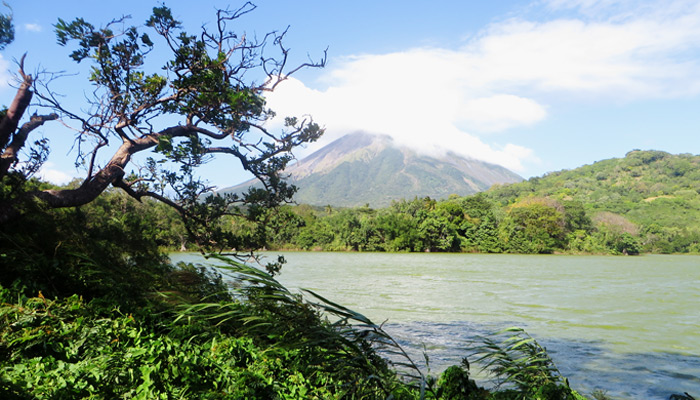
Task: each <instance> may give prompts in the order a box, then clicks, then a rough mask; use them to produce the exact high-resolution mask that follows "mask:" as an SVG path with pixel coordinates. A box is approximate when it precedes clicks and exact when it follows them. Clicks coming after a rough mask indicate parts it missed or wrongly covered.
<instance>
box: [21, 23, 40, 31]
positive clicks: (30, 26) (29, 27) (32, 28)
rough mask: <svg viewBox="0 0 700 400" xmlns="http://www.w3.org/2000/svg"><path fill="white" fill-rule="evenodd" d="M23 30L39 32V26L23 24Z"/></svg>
mask: <svg viewBox="0 0 700 400" xmlns="http://www.w3.org/2000/svg"><path fill="white" fill-rule="evenodd" d="M24 30H25V31H28V32H41V30H42V29H41V25H39V24H24Z"/></svg>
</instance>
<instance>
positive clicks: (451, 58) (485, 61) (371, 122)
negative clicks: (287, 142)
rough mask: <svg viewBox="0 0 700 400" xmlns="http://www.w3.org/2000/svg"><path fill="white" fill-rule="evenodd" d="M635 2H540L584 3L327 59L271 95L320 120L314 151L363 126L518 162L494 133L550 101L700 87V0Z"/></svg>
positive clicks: (556, 3)
mask: <svg viewBox="0 0 700 400" xmlns="http://www.w3.org/2000/svg"><path fill="white" fill-rule="evenodd" d="M637 3H639V2H638V1H631V0H549V1H546V2H545V7H549V8H552V7H557V8H558V9H567V10H568V11H571V10H574V11H576V10H581V9H584V8H585V10H586V11H587V13H586V14H585V15H584V14H581V13H576V12H574V13H573V14H572V13H569V14H567V15H566V16H560V17H556V18H555V19H551V20H547V21H539V20H535V19H533V18H530V19H527V18H525V17H516V18H511V19H507V20H504V21H501V22H498V23H494V24H491V25H489V26H488V27H486V28H485V29H484V30H483V31H481V32H479V33H478V34H477V35H474V36H472V39H470V40H469V41H468V42H467V43H465V45H464V46H463V47H461V48H456V49H446V48H414V49H408V50H405V51H397V52H393V53H388V54H376V55H372V54H370V55H356V56H348V57H344V58H341V59H337V60H333V62H332V63H331V64H330V65H331V67H330V69H328V70H326V71H324V72H323V74H322V75H321V77H320V79H319V80H318V82H316V83H315V87H314V88H311V87H310V85H305V84H304V83H303V82H300V81H298V80H295V79H290V80H289V81H288V82H284V83H283V84H281V85H280V86H279V89H278V90H277V91H275V92H274V93H272V94H271V95H270V96H269V97H268V103H269V105H270V106H271V108H272V109H274V110H275V111H277V112H278V114H279V115H281V116H286V115H303V114H311V115H313V116H314V118H315V119H316V120H317V121H319V122H320V123H322V124H324V125H325V126H326V128H327V137H326V138H325V139H324V141H323V142H322V143H320V144H319V145H318V146H313V147H311V148H310V149H311V150H313V149H315V148H318V147H319V146H320V145H322V144H326V143H328V142H329V141H330V140H332V139H335V138H337V137H339V136H342V135H344V134H346V133H349V132H352V131H357V130H363V131H368V132H374V133H382V134H388V135H391V136H392V137H394V139H395V140H396V141H397V142H399V143H402V144H406V145H410V146H412V147H415V148H417V149H419V150H421V151H424V152H437V151H444V150H445V149H449V150H452V151H456V152H458V153H460V154H462V155H465V156H468V157H473V158H477V159H481V160H485V161H489V162H493V163H497V164H501V165H504V166H506V167H508V168H512V169H514V170H516V171H520V170H523V166H524V163H536V162H538V159H537V157H536V156H535V154H534V152H533V151H532V150H531V149H528V148H527V147H526V146H523V145H521V144H517V143H500V142H499V132H504V131H508V130H510V131H511V132H513V131H514V130H516V129H519V128H523V127H527V126H533V125H536V124H537V123H539V122H541V121H543V120H545V119H546V118H547V117H548V115H549V112H548V109H549V104H550V102H554V101H561V100H562V99H563V100H564V101H579V100H584V101H596V102H607V103H611V102H629V101H637V100H638V99H658V98H669V97H679V96H689V95H696V94H698V93H700V65H699V64H700V63H698V61H697V60H698V58H699V57H698V55H699V54H698V53H699V52H700V4H694V3H691V2H687V1H677V2H673V3H664V4H666V5H668V6H667V8H664V7H662V6H661V5H659V6H658V7H656V8H654V7H646V8H643V10H644V12H640V13H638V14H633V13H632V11H631V10H632V9H631V8H629V7H631V6H636V5H638V4H637ZM659 4H660V3H659ZM626 7H627V8H626ZM611 10H613V11H614V12H613V11H611ZM510 137H511V138H512V137H513V136H512V135H510ZM522 142H523V143H527V138H525V137H523V139H522Z"/></svg>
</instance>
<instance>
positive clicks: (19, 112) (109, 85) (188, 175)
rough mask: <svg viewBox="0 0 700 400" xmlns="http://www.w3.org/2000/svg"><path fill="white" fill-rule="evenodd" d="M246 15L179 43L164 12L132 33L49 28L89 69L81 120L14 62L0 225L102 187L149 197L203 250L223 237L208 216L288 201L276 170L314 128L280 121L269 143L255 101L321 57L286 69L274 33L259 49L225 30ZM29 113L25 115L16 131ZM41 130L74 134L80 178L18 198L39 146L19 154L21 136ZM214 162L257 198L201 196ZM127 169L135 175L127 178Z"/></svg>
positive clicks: (76, 25) (0, 170) (74, 201)
mask: <svg viewBox="0 0 700 400" xmlns="http://www.w3.org/2000/svg"><path fill="white" fill-rule="evenodd" d="M254 9H255V6H254V5H253V4H251V3H245V4H244V5H243V6H242V7H241V8H238V9H236V10H219V11H218V12H217V18H216V23H215V24H214V25H213V27H211V28H207V27H203V28H202V31H201V32H200V33H198V34H197V35H192V34H188V33H186V32H185V31H184V30H183V28H182V25H181V23H180V22H179V21H176V20H175V19H174V18H173V16H172V13H171V10H170V9H169V8H167V7H165V6H163V7H156V8H154V9H153V14H152V16H151V17H150V18H149V19H148V20H147V21H146V24H145V26H140V27H139V26H126V23H127V20H128V18H127V17H122V18H118V19H116V20H113V21H112V22H110V23H108V24H107V25H105V26H104V27H101V28H98V27H95V26H94V25H92V24H91V23H89V22H87V21H85V20H83V19H82V18H77V19H75V20H74V21H72V22H68V21H64V20H61V19H59V20H58V23H57V24H56V25H55V27H56V33H57V38H58V42H59V44H61V45H63V46H74V47H73V51H72V52H71V54H70V57H71V58H72V59H73V60H75V61H76V62H78V63H80V62H89V63H90V64H91V67H92V68H91V76H90V78H89V80H90V82H91V83H92V85H93V91H92V93H91V94H90V95H89V96H91V97H89V98H88V99H87V104H86V105H83V107H80V108H81V109H82V110H87V111H78V110H74V109H73V108H72V107H71V106H69V105H67V104H65V103H64V102H62V100H61V98H60V97H59V96H58V94H57V93H55V92H54V91H52V90H51V88H50V85H51V83H52V82H53V80H54V79H56V78H57V76H56V75H54V74H48V73H43V74H41V78H42V79H34V78H33V77H32V76H31V75H30V74H27V73H26V72H25V65H24V57H23V58H22V60H21V61H20V62H19V77H20V80H21V83H20V85H19V88H18V90H17V93H16V95H15V98H14V100H13V102H12V104H11V105H10V106H9V108H8V109H7V112H6V113H5V115H4V116H3V117H2V121H1V122H0V150H2V160H1V162H0V179H2V184H3V186H4V188H3V191H2V197H0V222H2V223H5V222H7V221H11V220H14V219H18V218H21V217H22V215H23V214H24V213H26V212H27V210H28V209H33V208H36V207H40V208H42V209H46V208H49V209H50V208H63V207H75V206H80V205H83V204H86V203H89V202H91V201H93V200H95V198H97V197H98V196H99V195H100V194H101V193H102V192H104V191H105V190H106V189H107V188H108V187H110V185H112V186H114V187H118V188H120V189H122V190H123V191H125V192H126V193H128V194H129V195H130V196H132V197H134V198H136V199H138V200H141V199H142V198H144V197H152V198H155V199H157V200H160V201H162V202H164V203H166V204H168V205H170V206H172V207H174V208H175V209H176V210H177V211H178V212H179V213H180V214H181V215H182V216H183V217H184V220H185V222H186V227H187V229H188V231H189V232H190V234H191V235H192V236H194V237H197V238H199V239H198V242H199V244H201V245H205V246H207V245H215V244H217V243H220V240H219V239H222V238H223V236H222V234H223V232H224V231H223V230H221V229H218V228H216V226H215V225H216V221H217V220H218V218H219V217H220V216H222V215H226V214H229V215H235V216H240V217H244V218H247V219H250V220H256V219H258V218H259V217H260V215H261V214H262V213H263V210H264V209H266V208H269V207H272V206H275V205H277V204H280V203H283V202H286V201H289V200H290V199H291V196H292V195H293V193H294V191H295V188H294V187H293V186H290V185H287V184H286V183H285V182H284V179H283V176H282V174H281V171H283V170H284V168H285V166H286V165H287V163H288V162H289V161H290V160H291V159H292V156H291V153H290V151H291V150H292V149H293V148H295V147H297V146H299V145H302V144H304V143H308V142H312V141H315V140H316V139H317V138H319V137H320V135H322V134H323V129H322V128H321V127H319V125H318V124H316V123H314V122H313V121H312V120H311V119H310V118H305V119H298V118H293V117H289V118H286V119H285V124H284V128H283V129H281V132H278V133H274V132H272V131H270V130H269V128H268V127H267V126H266V125H265V122H266V121H268V120H269V119H271V118H272V117H274V115H275V114H274V112H273V111H272V110H269V109H267V108H266V107H265V98H264V94H265V93H267V92H270V91H272V90H274V89H275V87H277V85H278V84H280V83H281V82H283V81H284V80H285V79H287V78H288V77H289V76H290V75H291V74H293V73H294V72H296V71H298V70H299V69H301V68H305V67H322V66H323V65H324V64H325V53H324V55H323V57H322V58H321V60H320V61H318V62H314V61H310V62H308V63H304V64H301V65H299V66H296V67H295V68H291V69H290V68H289V66H288V65H287V64H288V56H289V50H288V48H287V47H285V45H284V44H283V42H284V38H285V34H286V31H282V32H271V33H268V34H267V35H265V36H264V37H263V38H262V39H261V40H257V39H251V38H250V37H248V36H246V35H239V34H236V33H234V32H232V31H231V29H230V27H231V25H232V24H233V23H234V22H235V21H236V20H238V19H239V18H241V17H242V16H244V15H245V14H247V13H249V12H251V11H253V10H254ZM3 26H4V25H3ZM1 27H2V26H0V28H1ZM146 31H148V32H146ZM3 32H4V31H3ZM151 35H152V36H153V37H154V39H153V40H152V39H151ZM156 48H158V49H159V51H163V50H164V51H167V53H168V54H169V59H168V60H167V61H166V62H165V63H164V64H161V65H158V64H157V62H156V61H155V60H151V59H150V58H149V55H151V54H155V52H154V51H153V50H154V49H156ZM271 51H272V52H274V54H270V52H271ZM86 96H88V95H86ZM32 100H34V101H35V103H33V104H32V103H31V102H32ZM30 104H32V107H33V108H36V112H35V113H34V114H33V115H32V116H31V117H29V118H28V121H26V122H25V123H24V124H22V125H21V126H20V121H21V120H22V117H23V116H24V115H25V114H26V113H27V110H28V107H29V106H30ZM53 121H60V122H62V123H63V124H66V125H68V126H70V127H72V128H73V129H74V132H75V144H76V145H75V147H76V148H77V159H76V164H77V165H82V166H83V167H84V170H85V176H84V178H83V180H82V182H81V183H80V185H79V186H78V187H75V188H64V189H56V188H51V189H44V190H40V189H36V188H35V189H32V190H29V189H27V185H25V184H24V183H25V182H26V181H27V180H28V179H29V177H31V175H32V174H33V173H34V172H36V171H37V170H38V168H39V166H40V165H41V163H42V162H43V161H45V160H46V155H47V153H48V151H49V148H48V144H47V142H46V141H41V140H39V141H36V142H35V143H34V145H33V146H31V145H27V143H28V139H29V134H30V133H31V132H32V131H34V130H35V129H36V128H38V127H39V126H41V125H43V124H45V123H50V122H53ZM22 149H24V150H25V152H27V151H26V150H27V149H31V150H30V151H29V152H28V153H29V154H30V156H29V158H28V159H26V160H20V157H19V154H20V150H22ZM146 151H152V152H153V153H152V154H151V156H150V157H148V158H147V159H146V160H144V162H143V165H141V166H138V167H133V164H134V162H133V161H132V160H133V159H134V157H135V156H136V155H137V154H138V153H143V152H146ZM104 153H106V154H107V157H106V158H104V159H103V158H102V157H103V156H104ZM214 155H226V156H232V157H233V158H234V159H237V160H238V161H239V162H240V165H241V167H242V168H243V169H245V170H247V171H249V172H251V173H252V174H253V175H254V176H255V177H256V178H258V179H259V180H260V181H261V182H262V183H263V186H264V189H257V190H251V191H249V192H248V193H246V194H244V195H227V196H224V197H222V196H213V195H209V196H203V195H204V194H206V193H208V192H210V190H211V188H210V187H209V186H208V185H207V184H206V182H205V181H203V180H202V179H201V178H199V177H198V175H197V174H196V168H197V167H198V166H200V165H202V164H203V163H206V162H207V161H208V160H209V159H210V158H211V157H213V156H214ZM130 165H131V166H132V168H135V169H133V170H132V171H130V172H129V173H127V171H126V170H127V168H128V167H129V166H130ZM173 166H176V167H173ZM169 168H172V169H169ZM203 227H206V228H203ZM221 243H225V240H224V242H221ZM222 246H223V244H222Z"/></svg>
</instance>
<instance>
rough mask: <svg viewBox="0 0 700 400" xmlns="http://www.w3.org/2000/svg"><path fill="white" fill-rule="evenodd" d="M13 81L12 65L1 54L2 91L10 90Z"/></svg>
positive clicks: (0, 80) (0, 75)
mask: <svg viewBox="0 0 700 400" xmlns="http://www.w3.org/2000/svg"><path fill="white" fill-rule="evenodd" d="M11 79H13V78H12V75H11V74H10V63H9V62H7V60H5V58H4V57H3V56H2V54H0V91H4V90H6V89H8V88H10V81H11Z"/></svg>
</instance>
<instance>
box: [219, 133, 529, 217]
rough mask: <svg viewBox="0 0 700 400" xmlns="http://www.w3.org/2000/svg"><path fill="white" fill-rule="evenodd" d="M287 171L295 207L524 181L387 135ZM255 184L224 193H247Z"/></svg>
mask: <svg viewBox="0 0 700 400" xmlns="http://www.w3.org/2000/svg"><path fill="white" fill-rule="evenodd" d="M285 172H287V173H289V174H290V179H289V181H290V182H292V183H293V184H295V185H296V186H297V187H298V188H299V191H298V192H297V194H296V196H295V200H296V201H297V202H298V203H303V204H310V205H318V206H325V205H332V206H339V207H354V206H360V205H365V204H369V205H370V206H371V207H375V208H378V207H386V206H388V205H389V204H391V202H392V201H393V200H398V199H403V198H407V199H410V198H413V197H416V196H419V197H422V196H430V197H431V198H435V199H441V198H447V197H448V196H449V195H451V194H457V195H460V196H465V195H469V194H474V193H477V192H481V191H484V190H486V189H488V188H489V187H491V186H492V185H494V184H499V183H512V182H519V181H521V180H522V178H521V177H520V176H518V175H516V174H515V173H513V172H511V171H509V170H508V169H506V168H503V167H501V166H498V165H494V164H489V163H486V162H483V161H477V160H473V159H466V158H464V157H461V156H458V155H456V154H454V153H448V154H447V155H445V156H443V157H440V158H436V157H429V156H425V155H421V154H418V153H416V152H415V151H413V150H410V149H408V148H406V147H400V146H397V145H396V144H395V143H394V142H393V140H392V139H391V138H390V137H389V136H378V135H369V134H365V133H354V134H349V135H346V136H343V137H342V138H340V139H338V140H336V141H334V142H332V143H331V144H329V145H328V146H325V147H323V148H322V149H320V150H318V151H317V152H315V153H313V154H311V155H310V156H308V157H306V158H305V159H303V160H301V161H300V162H298V163H297V164H294V165H292V166H291V167H289V168H288V169H287V170H286V171H285ZM251 184H254V182H252V181H250V182H246V183H244V184H241V185H238V186H234V187H232V188H227V189H223V190H222V191H223V192H231V191H233V192H237V191H242V190H245V189H246V188H247V187H249V186H250V185H251Z"/></svg>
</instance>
